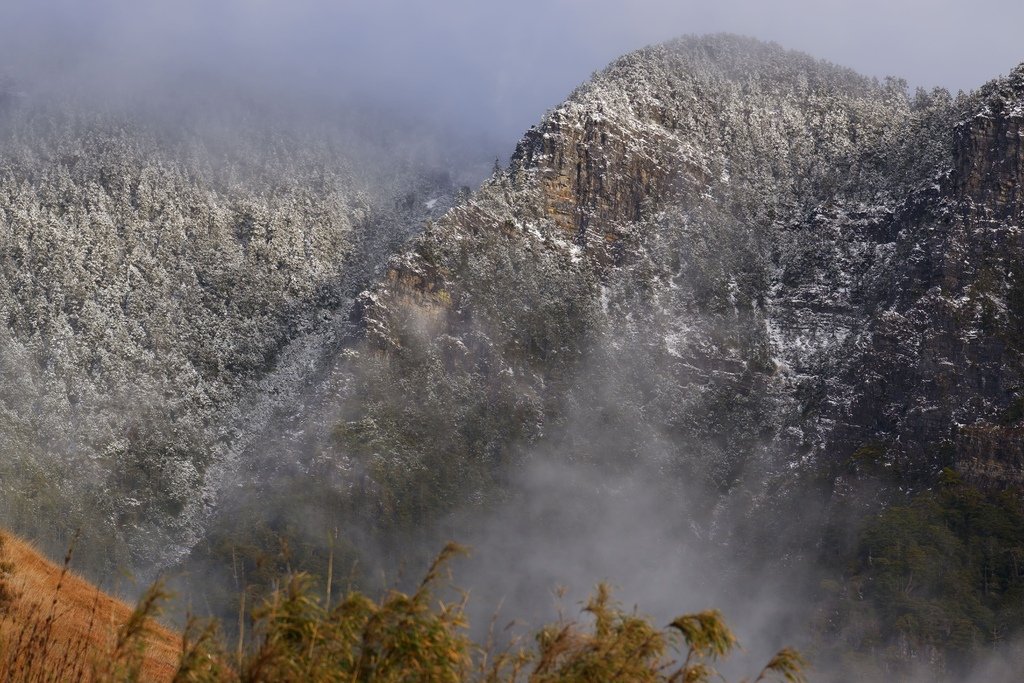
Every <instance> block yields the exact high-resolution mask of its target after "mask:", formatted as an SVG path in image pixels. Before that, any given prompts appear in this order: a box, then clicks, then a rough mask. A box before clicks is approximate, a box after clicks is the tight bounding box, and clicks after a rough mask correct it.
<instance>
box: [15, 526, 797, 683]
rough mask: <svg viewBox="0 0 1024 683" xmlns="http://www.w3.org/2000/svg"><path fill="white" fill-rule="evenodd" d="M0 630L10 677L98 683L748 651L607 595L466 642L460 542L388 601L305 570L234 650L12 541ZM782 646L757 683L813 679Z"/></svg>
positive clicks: (678, 679)
mask: <svg viewBox="0 0 1024 683" xmlns="http://www.w3.org/2000/svg"><path fill="white" fill-rule="evenodd" d="M6 547H7V552H8V556H9V557H10V558H11V559H9V560H7V562H8V564H7V565H4V567H5V569H4V573H3V575H2V576H3V581H2V582H0V589H2V590H3V591H4V592H3V593H2V595H5V596H9V597H7V598H6V602H5V603H4V604H5V607H4V608H3V609H4V612H3V615H4V616H3V620H2V622H0V680H5V681H6V680H10V681H41V682H42V681H46V682H49V681H55V682H56V681H61V682H63V681H76V682H90V683H135V682H139V681H169V682H171V681H172V682H173V683H280V682H285V683H287V682H295V683H300V682H301V683H460V682H462V681H473V682H477V683H516V682H522V683H590V682H593V683H599V682H601V681H638V682H650V683H701V682H706V681H711V680H724V679H721V677H720V675H719V674H718V672H717V671H716V669H715V664H716V662H717V661H718V660H719V659H721V658H724V657H726V656H728V655H729V654H730V652H731V651H732V650H733V649H734V648H735V647H736V645H737V641H736V638H735V636H734V635H733V634H732V632H731V631H730V630H729V629H728V627H727V626H726V625H725V623H724V621H723V620H722V617H721V615H720V614H719V613H718V612H715V611H706V612H701V613H698V614H690V615H685V616H682V617H679V618H678V619H676V620H674V621H673V622H672V623H671V624H669V625H668V626H666V627H664V628H658V627H657V626H655V625H654V624H653V623H652V622H651V621H650V620H649V619H648V618H646V617H644V616H642V615H639V614H637V613H636V612H626V611H624V610H623V609H622V608H621V607H620V606H619V605H618V604H617V603H616V602H615V601H614V600H613V599H612V595H611V591H610V589H609V588H608V586H606V585H603V584H602V585H600V586H598V588H597V590H596V591H595V592H594V594H593V596H592V597H591V599H590V600H589V601H588V602H587V604H586V605H585V606H584V608H583V612H582V615H581V616H580V617H576V618H566V617H561V618H559V619H558V620H557V621H556V622H555V623H553V624H550V625H548V626H545V627H544V628H542V629H540V630H539V631H538V632H537V633H536V634H535V635H534V637H533V639H532V641H531V640H529V639H523V638H510V639H505V640H503V641H502V644H500V645H499V644H498V640H497V639H496V638H495V637H494V636H493V634H492V636H490V637H488V638H487V639H486V641H485V642H484V643H477V642H474V641H473V640H472V639H471V638H470V637H469V635H468V626H469V625H468V623H467V620H466V616H465V610H464V608H465V605H466V596H465V594H462V593H459V592H455V593H454V595H456V596H458V597H457V598H456V599H455V600H452V601H445V600H443V599H441V598H439V597H438V595H439V592H442V591H443V592H446V593H447V592H448V591H449V590H450V589H451V587H450V586H449V585H446V584H447V580H448V578H449V577H448V565H449V563H450V561H451V560H452V558H454V557H455V556H457V555H459V554H460V553H462V552H463V549H462V548H460V547H459V546H457V545H455V544H449V545H448V546H446V547H445V549H444V550H443V551H442V552H441V554H440V555H439V556H438V557H437V559H436V560H435V561H434V563H433V564H432V565H431V566H430V568H429V569H428V571H427V573H426V575H425V576H424V578H423V580H422V581H421V582H420V584H419V585H418V586H417V587H416V589H415V590H414V591H412V592H411V593H404V592H402V591H399V590H391V591H389V592H388V593H386V594H385V595H384V596H382V597H381V598H380V599H379V600H374V599H372V598H370V597H367V596H366V595H364V594H362V593H360V592H358V591H352V590H350V591H348V592H347V593H346V594H345V595H344V596H343V597H342V599H341V600H340V601H339V602H338V603H337V604H335V605H333V606H332V605H331V604H330V602H329V600H328V599H326V598H325V597H323V596H322V595H321V591H320V590H319V589H318V587H317V585H316V582H315V581H314V580H313V578H312V577H310V576H308V575H305V574H297V575H294V576H291V577H288V578H287V579H286V580H284V581H283V582H282V583H281V584H280V586H279V587H278V589H277V590H275V591H274V592H273V593H272V594H271V595H270V597H269V598H267V599H266V600H265V601H264V602H263V604H262V605H261V606H260V607H259V608H258V609H256V610H254V611H253V613H252V614H251V615H250V619H251V624H250V630H249V633H250V636H249V637H248V638H245V637H244V636H243V637H242V639H241V642H239V643H236V644H235V646H234V647H232V646H231V644H229V643H228V641H227V640H226V639H225V638H224V637H223V636H222V635H221V633H220V630H219V626H218V624H216V623H214V622H210V621H200V620H194V619H193V620H191V621H190V622H189V624H188V626H187V628H186V629H185V633H184V635H183V636H182V637H181V638H179V637H178V636H176V635H174V634H173V633H171V632H170V631H168V630H167V629H165V628H163V627H161V626H159V625H158V624H157V623H156V622H155V619H156V618H157V617H158V616H159V614H160V607H161V604H162V603H163V602H164V601H165V600H166V599H167V598H168V595H167V593H166V592H165V591H164V590H163V589H162V587H161V586H160V585H159V584H158V585H156V586H154V587H153V588H151V589H150V590H149V591H147V593H146V594H145V595H144V596H143V597H142V599H141V600H140V601H139V603H138V605H137V606H136V608H135V609H134V610H131V609H129V608H128V607H127V606H126V605H124V604H123V603H120V602H118V601H116V600H114V599H112V598H110V597H108V596H106V595H105V594H103V593H102V592H101V591H100V590H99V589H96V588H93V587H91V586H89V584H88V583H86V582H85V581H83V580H82V579H80V578H78V577H76V576H75V575H74V574H72V573H71V572H70V571H69V570H68V564H69V562H70V553H69V555H68V557H67V558H66V559H65V563H64V566H63V568H58V567H56V566H54V565H52V564H50V563H48V562H46V561H45V560H43V559H42V558H40V557H39V555H38V554H36V553H35V552H33V551H32V550H31V548H29V547H28V546H27V545H25V544H23V543H20V542H18V541H8V542H7V546H6ZM804 666H805V663H804V661H803V659H802V658H801V657H800V655H798V654H797V653H796V652H794V651H792V650H789V649H783V650H781V651H779V652H778V653H777V654H776V655H775V657H773V658H772V659H771V661H769V663H768V665H767V666H766V667H765V668H764V669H763V670H762V671H761V673H760V674H759V676H758V677H757V678H756V679H755V681H767V680H785V681H789V682H790V683H796V682H799V681H803V680H804V676H803V669H804Z"/></svg>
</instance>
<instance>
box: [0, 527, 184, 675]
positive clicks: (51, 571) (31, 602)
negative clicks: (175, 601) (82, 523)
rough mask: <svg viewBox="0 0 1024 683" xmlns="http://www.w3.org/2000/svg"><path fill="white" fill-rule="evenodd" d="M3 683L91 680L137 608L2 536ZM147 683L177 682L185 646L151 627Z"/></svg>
mask: <svg viewBox="0 0 1024 683" xmlns="http://www.w3.org/2000/svg"><path fill="white" fill-rule="evenodd" d="M0 563H2V565H0V680H3V681H18V680H28V679H31V680H46V681H93V680H96V678H97V677H96V676H95V672H96V671H102V670H103V669H104V667H105V666H106V665H108V664H109V663H110V662H111V661H114V659H116V658H114V657H112V653H113V652H114V650H115V648H116V647H117V639H118V633H119V631H120V629H121V628H122V627H123V626H124V624H125V623H127V622H128V620H129V618H130V617H131V615H132V612H133V608H132V607H131V606H130V605H128V604H127V603H125V602H124V601H122V600H119V599H117V598H114V597H111V596H110V595H107V594H106V593H104V592H102V591H101V590H99V588H97V587H96V586H94V585H92V584H91V583H89V582H88V581H86V580H85V579H83V578H81V577H79V576H77V575H75V574H74V573H73V572H71V571H67V570H66V569H62V567H60V566H58V565H57V564H54V563H53V562H51V561H50V560H48V559H47V558H46V557H44V556H43V555H42V554H40V553H39V552H38V551H37V550H36V549H35V548H33V547H32V546H31V545H30V544H28V543H26V542H24V541H21V540H18V539H16V538H13V537H11V536H10V535H6V534H2V533H0ZM143 642H144V643H145V645H146V648H145V651H144V655H143V660H142V676H141V678H142V680H144V681H155V682H159V681H169V680H171V678H172V677H173V676H174V672H175V670H176V667H177V662H178V655H179V653H180V651H181V639H180V637H179V636H178V635H177V634H175V633H174V632H172V631H170V630H169V629H167V628H165V627H163V626H161V625H159V624H157V623H155V622H152V621H149V622H147V623H146V626H145V630H144V636H143Z"/></svg>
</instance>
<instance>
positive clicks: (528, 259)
mask: <svg viewBox="0 0 1024 683" xmlns="http://www.w3.org/2000/svg"><path fill="white" fill-rule="evenodd" d="M1022 83H1024V68H1018V69H1017V70H1016V71H1014V72H1013V73H1012V74H1011V75H1010V76H1009V77H1007V78H1004V79H1000V80H997V81H994V82H993V83H991V84H990V85H988V86H986V87H985V88H983V89H982V90H981V91H979V92H978V93H976V94H974V95H972V96H969V97H961V98H959V99H956V100H954V99H953V98H951V97H950V96H949V95H948V93H946V92H944V91H934V92H931V93H925V92H922V91H919V92H918V93H917V94H916V95H913V96H911V95H909V94H908V93H907V92H906V91H905V85H904V84H902V83H901V82H899V81H894V80H889V81H886V82H885V83H878V82H875V81H871V80H868V79H865V78H862V77H859V76H857V75H855V74H853V73H851V72H849V71H846V70H843V69H839V68H837V67H834V66H832V65H828V64H824V63H820V62H816V61H814V60H812V59H810V58H808V57H805V56H803V55H799V54H795V53H789V52H785V51H783V50H781V49H780V48H777V47H774V46H769V45H764V44H760V43H756V42H753V41H747V40H745V39H739V38H734V37H728V36H720V37H714V38H705V39H683V40H679V41H676V42H672V43H668V44H665V45H662V46H658V47H654V48H649V49H647V50H643V51H640V52H638V53H635V54H632V55H629V56H627V57H625V58H623V59H621V60H619V61H617V62H615V63H614V64H612V65H611V66H610V67H609V68H608V69H607V70H606V71H604V72H602V73H601V74H599V75H597V76H596V77H595V79H594V80H593V81H591V82H590V83H588V84H586V85H584V86H582V87H581V88H579V89H578V90H577V91H576V92H575V93H573V95H572V96H571V97H570V98H569V99H568V100H567V101H566V102H565V103H564V104H563V105H561V106H560V107H558V108H557V109H555V110H554V111H552V112H550V113H549V114H548V115H547V116H546V117H545V119H544V121H543V122H542V123H541V124H540V125H539V126H537V127H536V128H534V129H531V130H530V131H529V132H528V133H527V134H526V136H525V137H524V138H523V140H522V142H521V143H520V144H519V147H518V148H517V150H516V153H515V155H514V156H513V159H512V163H511V166H510V167H509V168H508V170H507V171H505V172H503V173H501V174H496V175H495V176H494V177H493V178H491V180H490V181H488V183H487V184H485V186H484V187H483V188H481V189H480V191H479V192H478V193H477V194H476V195H475V196H474V197H473V198H471V199H470V200H468V201H466V202H465V203H463V204H462V205H460V206H458V207H456V208H454V209H453V210H452V211H451V212H450V213H449V214H448V215H447V216H445V217H444V218H443V219H441V220H440V221H438V222H437V223H435V224H434V225H432V226H431V227H430V228H429V229H428V230H427V231H426V232H425V233H424V234H423V235H422V236H421V237H420V238H419V239H418V240H417V241H416V242H415V243H414V244H413V245H412V247H411V249H410V250H408V251H407V252H406V253H404V254H402V255H400V256H397V257H396V258H394V259H393V260H392V263H391V265H390V271H389V276H388V278H387V280H386V281H384V282H382V283H381V284H380V285H379V286H378V287H376V288H374V289H372V290H370V291H368V292H366V293H364V295H363V299H362V307H361V309H360V311H361V318H360V319H361V320H362V322H363V324H364V326H365V329H366V331H367V335H368V337H369V338H370V339H371V340H372V347H373V348H374V349H376V351H374V352H373V354H374V356H373V357H374V358H376V359H377V360H375V361H374V362H375V363H379V364H380V365H381V366H382V367H383V368H384V369H383V370H379V372H380V373H384V374H383V375H381V374H379V373H378V374H374V375H373V377H374V380H373V381H375V382H379V381H394V382H397V383H401V376H402V374H403V373H407V372H409V367H410V366H409V363H411V362H413V361H412V359H413V358H416V359H418V360H417V361H416V362H417V363H420V362H427V363H428V364H432V365H431V367H434V368H436V372H434V373H429V372H428V373H427V375H426V376H425V377H424V376H421V379H420V381H419V383H418V384H417V385H416V386H409V387H407V389H408V391H409V392H410V394H408V396H412V397H415V398H413V399H412V400H413V403H414V404H415V405H426V404H430V405H432V406H433V407H434V408H437V407H438V405H439V401H440V402H441V403H443V406H442V407H441V410H442V411H443V412H444V413H446V414H449V415H452V416H455V417H453V422H451V423H450V429H452V430H454V431H455V432H456V433H465V432H472V433H474V434H476V435H477V436H476V438H475V440H473V441H471V442H468V443H462V444H461V445H460V446H459V447H457V448H455V449H454V451H453V450H452V448H451V444H450V443H447V444H446V448H448V451H447V454H442V453H440V452H437V451H434V450H433V449H432V446H431V445H413V446H410V445H409V444H410V443H413V441H412V440H411V439H410V436H411V435H410V434H409V433H407V432H405V430H404V428H403V427H402V426H401V423H400V422H396V421H394V420H389V419H388V415H387V413H388V412H389V411H390V410H391V409H390V408H387V409H381V410H378V409H376V408H373V407H370V408H367V407H365V406H363V407H359V408H351V406H352V403H351V402H350V403H347V404H345V405H348V406H349V409H346V410H349V411H350V412H345V411H342V412H343V415H344V417H345V419H344V420H343V423H342V424H343V426H344V425H347V427H345V428H343V429H342V430H341V434H342V438H341V445H340V446H339V447H338V448H339V451H338V453H339V456H338V458H339V460H338V462H344V463H345V465H344V467H346V468H351V470H352V471H359V472H363V473H364V476H369V477H370V479H371V480H375V481H377V485H378V486H380V487H381V489H384V490H389V489H390V487H392V486H398V487H399V489H401V488H402V486H404V485H405V484H396V481H395V479H396V478H398V479H402V480H403V481H404V478H403V477H398V475H397V474H396V473H397V472H399V471H404V470H406V469H408V468H409V466H410V463H417V465H418V466H424V467H426V468H427V469H430V468H432V467H434V466H436V464H437V463H439V462H442V461H444V462H447V461H448V459H449V458H454V459H455V460H457V461H458V462H460V463H461V465H460V466H459V467H458V468H456V471H466V469H464V468H465V467H468V469H469V470H473V471H477V470H476V469H474V468H475V467H479V468H484V467H483V466H482V465H480V462H481V460H484V461H486V460H488V456H487V454H488V453H494V452H498V451H507V450H508V449H509V448H510V445H509V437H510V436H511V437H512V438H514V439H517V440H518V441H517V443H516V444H514V445H513V446H512V447H511V448H512V449H513V450H515V449H516V448H519V450H520V451H522V452H535V451H536V449H537V448H540V447H542V446H540V445H539V444H544V443H548V444H550V443H557V444H559V445H558V446H557V447H551V446H548V447H551V448H555V449H556V450H559V451H562V450H564V449H565V448H572V449H574V450H573V454H572V456H571V457H576V458H588V457H600V456H598V455H595V454H601V453H606V454H607V453H608V447H607V444H608V443H609V442H612V443H615V444H617V447H619V448H621V449H624V450H625V452H627V453H633V454H637V453H641V452H650V451H651V450H654V451H656V452H657V453H658V454H659V455H658V457H659V458H664V461H665V462H666V463H669V464H670V465H669V467H670V469H671V468H676V469H678V470H679V471H681V472H682V473H685V474H686V475H687V476H694V475H696V476H699V477H702V478H704V479H705V480H706V481H707V482H708V483H710V484H711V485H712V487H714V488H717V489H719V490H723V491H734V492H736V491H741V490H745V491H747V493H748V494H749V495H750V496H753V498H754V499H758V498H760V497H763V495H764V492H765V491H768V490H776V489H777V488H778V487H782V488H783V489H785V488H787V487H789V486H791V483H790V482H792V481H793V480H794V479H799V477H794V473H804V474H810V475H811V476H814V477H820V476H822V475H824V476H825V478H826V479H827V480H829V481H832V482H833V486H838V487H839V488H838V489H837V490H842V488H843V485H844V482H845V481H847V480H849V479H850V477H856V476H857V473H858V472H861V471H867V470H872V471H885V472H888V473H890V475H891V476H892V477H893V478H894V480H895V481H898V482H900V485H901V486H902V485H910V486H912V487H913V486H927V485H930V483H931V482H932V481H934V477H935V476H936V475H937V474H938V472H939V470H940V469H941V468H942V467H954V468H956V469H958V470H960V471H961V472H962V473H963V474H964V475H966V476H967V477H969V478H970V479H971V480H972V481H974V482H975V483H979V484H982V485H991V486H1000V487H1005V486H1008V485H1017V484H1021V483H1024V471H1022V470H1021V468H1020V462H1021V453H1020V446H1019V443H1020V441H1019V436H1020V431H1019V430H1020V421H1021V417H1022V413H1024V411H1022V410H1021V405H1022V404H1021V392H1022V391H1024V386H1022V371H1024V366H1022V356H1021V351H1022V347H1021V340H1022V337H1021V332H1022V330H1024V327H1022V326H1024V308H1022V306H1024V280H1022V278H1024V272H1022V268H1021V266H1020V265H1019V264H1020V263H1022V262H1024V261H1022V257H1024V254H1022V253H1021V249H1022V247H1024V243H1022V236H1021V229H1020V225H1019V223H1020V217H1021V211H1022V204H1021V182H1022V180H1024V178H1022V176H1021V174H1022V168H1024V166H1022V144H1024V133H1022V122H1024V114H1022V111H1024V96H1022V92H1021V91H1022ZM381 351H383V352H384V354H383V356H381V355H379V354H380V352H381ZM353 353H354V354H355V356H356V360H355V361H352V362H354V363H355V364H356V365H358V364H359V363H360V362H362V360H360V359H362V358H364V356H360V355H359V354H360V353H361V352H360V351H358V349H357V350H355V351H353ZM427 359H430V360H427ZM346 367H348V368H349V370H346V371H345V372H349V371H350V370H351V365H347V366H346ZM389 373H390V374H389ZM382 377H383V378H390V379H382ZM453 377H461V378H463V380H465V381H467V382H468V383H470V384H472V385H473V386H474V387H486V390H482V391H481V392H480V393H472V394H471V395H467V396H464V397H459V396H457V395H449V396H448V398H439V397H441V396H443V392H437V391H435V388H436V387H437V386H441V385H447V384H450V383H451V382H452V381H453V380H452V378H453ZM352 391H353V392H354V393H353V394H352V395H353V396H365V395H366V394H367V392H370V393H372V390H371V389H370V388H369V387H368V386H366V385H362V384H359V383H358V382H357V383H356V384H355V385H353V389H352ZM445 401H447V402H445ZM467 401H468V403H467ZM385 403H386V402H385ZM378 405H379V404H378ZM468 406H472V408H471V409H470V408H469V407H468ZM510 412H511V413H512V414H516V415H520V416H523V418H524V419H523V421H521V422H515V423H514V424H508V423H507V421H505V420H504V419H501V420H498V421H499V422H501V423H502V425H503V427H502V428H501V429H497V430H496V431H489V430H491V428H492V427H494V423H493V421H494V420H495V419H497V418H498V417H499V415H498V414H499V413H501V415H506V416H507V415H508V414H509V413H510ZM598 415H599V416H600V417H599V418H598V417H595V416H598ZM384 424H387V425H390V426H389V427H387V428H383V429H381V428H379V427H380V425H384ZM360 425H362V426H363V427H365V426H367V425H374V426H375V427H374V428H373V429H375V430H376V431H374V436H373V438H372V439H370V440H369V441H367V436H366V431H365V430H363V428H362V427H359V426H360ZM581 425H582V426H583V429H582V430H581V429H580V426H581ZM346 430H348V431H346ZM356 433H357V434H358V435H359V437H358V439H355V440H352V439H348V438H347V437H345V434H356ZM368 443H369V444H371V445H367V444H368ZM460 449H461V450H460ZM399 452H400V453H401V456H400V457H398V456H396V455H395V454H396V453H399ZM619 452H620V454H621V451H619ZM866 459H867V460H870V462H868V461H867V460H866ZM499 460H500V459H499ZM472 463H476V464H475V465H473V466H469V465H468V464H472ZM484 469H485V468H484ZM367 473H369V474H367ZM471 479H472V483H468V484H467V491H468V494H469V495H472V492H473V491H477V492H479V490H480V488H479V487H480V486H482V485H483V484H481V482H480V480H479V477H473V478H471ZM455 488H458V487H454V488H453V490H454V489H455Z"/></svg>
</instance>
